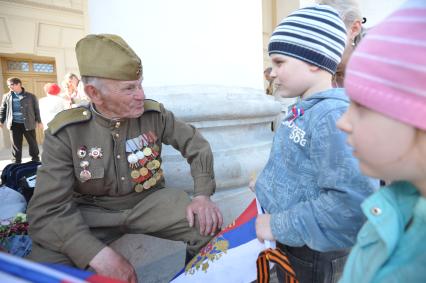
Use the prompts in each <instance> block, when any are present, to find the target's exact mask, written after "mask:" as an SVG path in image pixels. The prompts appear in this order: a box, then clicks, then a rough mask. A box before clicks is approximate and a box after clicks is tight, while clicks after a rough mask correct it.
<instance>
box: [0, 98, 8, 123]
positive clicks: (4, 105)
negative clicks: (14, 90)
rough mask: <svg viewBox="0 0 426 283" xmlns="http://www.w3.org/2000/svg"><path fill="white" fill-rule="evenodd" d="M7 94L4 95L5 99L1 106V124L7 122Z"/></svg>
mask: <svg viewBox="0 0 426 283" xmlns="http://www.w3.org/2000/svg"><path fill="white" fill-rule="evenodd" d="M7 97H8V95H7V93H5V94H3V98H2V100H1V106H0V122H1V123H2V124H4V122H5V121H6V115H7Z"/></svg>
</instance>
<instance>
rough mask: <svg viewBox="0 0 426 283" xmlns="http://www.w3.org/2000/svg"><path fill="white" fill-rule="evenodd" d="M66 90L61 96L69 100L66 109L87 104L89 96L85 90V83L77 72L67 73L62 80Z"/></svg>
mask: <svg viewBox="0 0 426 283" xmlns="http://www.w3.org/2000/svg"><path fill="white" fill-rule="evenodd" d="M62 85H63V88H64V92H63V93H62V94H61V97H62V98H63V99H64V100H65V101H66V102H67V103H66V109H70V108H74V107H77V106H78V105H80V104H82V103H83V104H87V103H88V102H89V98H88V97H87V95H86V94H85V92H84V89H83V84H81V83H80V79H79V78H78V76H77V75H76V74H73V73H67V74H65V76H64V80H63V81H62Z"/></svg>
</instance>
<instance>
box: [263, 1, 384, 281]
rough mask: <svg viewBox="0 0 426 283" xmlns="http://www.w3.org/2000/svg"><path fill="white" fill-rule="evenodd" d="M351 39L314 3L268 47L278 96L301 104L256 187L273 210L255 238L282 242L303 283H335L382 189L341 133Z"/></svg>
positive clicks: (279, 133)
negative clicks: (343, 69)
mask: <svg viewBox="0 0 426 283" xmlns="http://www.w3.org/2000/svg"><path fill="white" fill-rule="evenodd" d="M346 39H347V38H346V29H345V25H344V23H343V22H342V20H341V19H340V18H339V15H338V13H337V11H336V10H334V9H333V8H332V7H330V6H327V5H316V6H311V7H306V8H302V9H299V10H297V11H295V12H293V13H292V14H290V15H289V16H288V17H287V18H285V19H284V20H283V21H282V22H281V23H280V24H279V25H278V26H277V28H276V29H275V31H274V32H273V34H272V36H271V39H270V42H269V47H268V50H269V56H270V57H271V60H272V64H273V69H272V72H271V76H272V78H274V82H275V85H276V94H277V95H279V96H281V97H288V98H292V97H299V101H298V102H297V103H296V104H295V105H294V106H293V108H292V111H290V114H289V115H288V116H287V117H285V118H284V120H283V121H282V123H281V125H280V127H279V128H278V130H277V132H276V135H275V137H274V141H273V145H272V149H271V154H270V157H269V161H268V163H267V164H266V166H265V168H264V169H263V171H262V173H261V174H260V175H259V178H258V180H257V182H256V195H257V197H258V199H259V201H260V203H261V205H262V206H263V208H265V210H266V211H267V214H264V215H260V216H258V218H257V221H256V233H257V236H258V238H259V240H261V241H262V240H276V241H277V245H278V247H279V248H281V249H282V250H283V251H284V252H286V253H287V254H288V256H289V260H290V262H291V264H292V265H293V269H294V270H295V272H296V276H297V278H298V279H299V281H300V282H334V281H336V278H338V277H339V276H340V274H341V272H342V269H343V264H344V262H345V260H346V257H347V255H348V253H349V248H350V247H351V246H353V245H354V243H355V238H356V234H357V232H358V230H359V229H360V227H361V225H362V224H363V222H364V221H365V218H364V216H363V214H362V212H361V208H360V203H361V202H362V201H363V200H364V199H365V198H366V197H367V196H369V195H370V194H371V193H373V191H374V189H375V188H377V187H378V181H375V180H372V179H369V178H367V177H364V176H362V175H361V173H360V171H359V169H358V162H357V160H356V159H355V158H354V157H353V156H352V149H351V148H350V147H349V146H348V145H347V144H346V142H345V140H346V135H345V134H344V133H343V132H341V131H339V130H338V129H337V128H336V121H337V120H338V118H339V117H340V116H341V115H342V114H343V113H344V112H345V111H346V109H347V107H348V105H349V99H348V98H347V97H346V95H345V93H344V90H343V89H340V88H337V89H336V88H332V83H331V81H332V75H333V74H334V73H335V72H336V67H337V65H338V63H339V62H340V60H341V57H342V53H343V50H344V48H345V42H346ZM282 276H283V274H282V271H279V273H278V277H279V279H282V278H281V277H282Z"/></svg>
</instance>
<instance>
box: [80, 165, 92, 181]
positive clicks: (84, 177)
mask: <svg viewBox="0 0 426 283" xmlns="http://www.w3.org/2000/svg"><path fill="white" fill-rule="evenodd" d="M80 167H81V168H82V169H83V170H82V171H81V172H80V179H81V181H82V182H86V181H88V180H90V179H91V178H92V173H90V171H89V170H87V167H89V161H87V160H83V161H81V162H80Z"/></svg>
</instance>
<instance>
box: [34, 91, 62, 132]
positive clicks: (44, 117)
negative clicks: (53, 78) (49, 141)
mask: <svg viewBox="0 0 426 283" xmlns="http://www.w3.org/2000/svg"><path fill="white" fill-rule="evenodd" d="M44 92H45V93H46V97H43V98H41V99H40V101H39V105H40V116H41V121H42V123H43V127H44V129H47V128H48V125H47V124H48V123H49V122H50V121H52V120H53V118H54V117H55V115H56V114H58V113H59V112H61V111H62V110H64V109H65V107H66V101H65V100H64V99H63V98H62V97H60V96H58V94H59V93H60V92H61V88H60V87H59V86H58V85H57V84H55V83H47V84H45V85H44Z"/></svg>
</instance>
